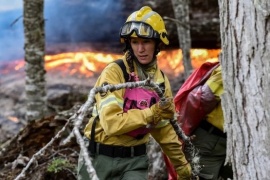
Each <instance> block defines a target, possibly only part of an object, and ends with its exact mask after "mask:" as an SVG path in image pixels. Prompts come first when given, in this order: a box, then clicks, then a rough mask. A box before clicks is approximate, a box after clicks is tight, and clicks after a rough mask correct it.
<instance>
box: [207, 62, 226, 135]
mask: <svg viewBox="0 0 270 180" xmlns="http://www.w3.org/2000/svg"><path fill="white" fill-rule="evenodd" d="M206 84H207V85H208V86H209V88H210V90H211V91H212V93H213V94H214V96H215V98H216V100H217V101H218V102H219V103H218V104H217V106H216V107H215V108H214V109H213V110H212V111H211V112H210V113H209V114H207V121H208V122H209V123H211V124H212V125H213V126H215V127H217V128H218V129H220V130H221V131H223V124H224V117H223V111H222V107H221V101H220V96H221V95H222V94H223V92H224V90H223V82H222V74H221V66H219V67H218V68H216V69H215V70H214V71H213V72H212V74H211V76H210V77H209V79H208V80H207V81H206Z"/></svg>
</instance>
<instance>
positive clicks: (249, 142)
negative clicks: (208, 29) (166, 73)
mask: <svg viewBox="0 0 270 180" xmlns="http://www.w3.org/2000/svg"><path fill="white" fill-rule="evenodd" d="M219 10H220V32H221V44H222V54H221V64H222V72H223V73H222V77H223V81H224V90H225V93H224V95H223V97H222V101H221V102H222V107H223V111H224V117H225V130H226V131H227V136H228V141H227V148H228V149H227V161H229V162H232V165H233V171H234V179H269V172H270V153H269V150H268V149H269V148H270V143H269V139H270V133H269V128H270V121H269V119H270V73H269V72H270V61H269V60H270V33H269V32H270V1H269V0H256V1H254V0H238V1H235V0H226V1H224V0H219Z"/></svg>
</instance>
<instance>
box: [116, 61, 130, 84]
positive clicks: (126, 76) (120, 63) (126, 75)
mask: <svg viewBox="0 0 270 180" xmlns="http://www.w3.org/2000/svg"><path fill="white" fill-rule="evenodd" d="M114 62H115V63H116V64H118V66H119V67H120V68H121V69H122V72H123V74H124V78H125V81H126V82H128V80H129V74H128V73H127V69H126V66H125V64H124V61H123V60H122V59H117V60H115V61H114Z"/></svg>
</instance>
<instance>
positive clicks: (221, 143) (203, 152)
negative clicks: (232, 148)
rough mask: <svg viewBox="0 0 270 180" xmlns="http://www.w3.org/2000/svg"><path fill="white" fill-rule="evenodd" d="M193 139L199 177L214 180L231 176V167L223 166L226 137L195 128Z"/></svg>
mask: <svg viewBox="0 0 270 180" xmlns="http://www.w3.org/2000/svg"><path fill="white" fill-rule="evenodd" d="M194 135H196V138H195V140H194V141H193V144H194V146H195V147H196V148H197V149H198V150H199V156H200V165H201V167H202V170H201V171H200V177H201V179H211V180H216V179H218V177H221V176H222V178H223V179H227V178H231V179H232V176H233V173H232V167H231V166H229V165H227V166H224V162H225V158H226V138H224V137H219V136H217V135H214V134H211V133H209V132H207V131H205V130H204V129H202V128H200V127H199V128H197V129H196V130H195V132H194Z"/></svg>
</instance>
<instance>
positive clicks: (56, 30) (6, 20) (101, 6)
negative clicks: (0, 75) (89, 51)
mask: <svg viewBox="0 0 270 180" xmlns="http://www.w3.org/2000/svg"><path fill="white" fill-rule="evenodd" d="M10 3H12V1H10ZM44 3H45V4H44V19H45V36H46V44H51V43H52V44H57V43H70V44H76V43H78V42H80V43H81V42H87V43H95V42H108V43H109V42H119V29H120V27H121V26H122V25H123V23H124V22H125V19H126V18H127V17H126V15H123V13H121V12H123V8H124V7H123V3H122V1H121V0H114V1H111V0H91V1H89V0H77V1H75V0H45V1H44ZM0 5H1V3H0ZM132 8H134V10H135V8H137V7H132ZM130 10H132V9H130ZM132 11H133V10H132ZM130 12H131V11H130ZM22 16H23V10H22V5H21V8H19V9H14V10H6V11H3V10H0V61H12V60H16V59H23V57H24V50H23V46H24V32H23V17H22Z"/></svg>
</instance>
